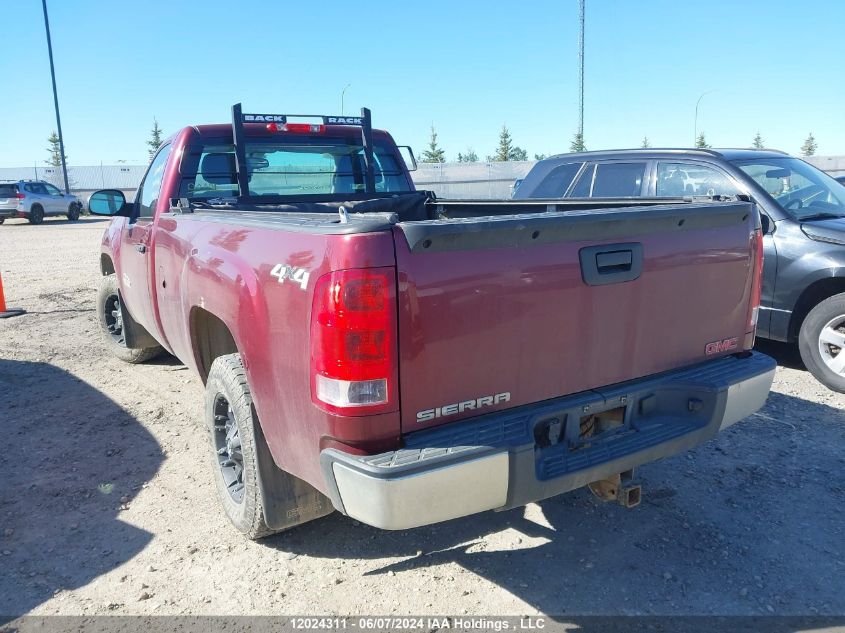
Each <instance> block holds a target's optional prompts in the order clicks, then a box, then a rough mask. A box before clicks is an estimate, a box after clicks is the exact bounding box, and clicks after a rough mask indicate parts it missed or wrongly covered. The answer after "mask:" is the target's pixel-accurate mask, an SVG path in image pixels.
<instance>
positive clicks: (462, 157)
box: [458, 147, 478, 163]
mask: <svg viewBox="0 0 845 633" xmlns="http://www.w3.org/2000/svg"><path fill="white" fill-rule="evenodd" d="M458 162H459V163H477V162H478V154H476V153H475V150H474V149H472V148H471V147H468V148H467V151H466V154H461V153H460V152H458Z"/></svg>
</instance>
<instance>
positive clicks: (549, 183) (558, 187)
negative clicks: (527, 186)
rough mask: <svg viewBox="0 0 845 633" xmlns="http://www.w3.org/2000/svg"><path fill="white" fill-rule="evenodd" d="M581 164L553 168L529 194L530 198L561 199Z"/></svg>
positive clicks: (568, 164) (567, 164)
mask: <svg viewBox="0 0 845 633" xmlns="http://www.w3.org/2000/svg"><path fill="white" fill-rule="evenodd" d="M581 165H583V163H566V164H563V165H558V166H557V167H555V168H553V169H552V170H551V171H550V172H549V173H548V174H546V177H545V178H543V180H541V181H540V184H539V185H537V187H536V188H535V189H534V191H533V192H531V197H532V198H563V194H565V193H566V190H567V189H569V185H570V184H572V179H573V178H575V175H576V174H577V173H578V170H579V169H580V168H581Z"/></svg>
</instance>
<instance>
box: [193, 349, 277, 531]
mask: <svg viewBox="0 0 845 633" xmlns="http://www.w3.org/2000/svg"><path fill="white" fill-rule="evenodd" d="M205 420H206V426H207V427H208V433H209V440H210V441H209V452H210V455H211V465H212V468H213V471H214V475H213V476H214V483H215V485H216V487H217V497H218V498H219V499H220V503H221V505H222V506H223V512H224V513H225V514H226V516H227V517H228V518H229V521H231V522H232V525H234V526H235V528H237V530H238V531H239V532H241V533H242V534H243V535H244V536H246V537H247V538H249V539H252V540H255V539H260V538H263V537H265V536H269V535H271V534H274V533H275V532H276V530H272V529H270V528H269V527H267V523H266V522H265V520H264V510H263V507H262V504H261V488H260V486H259V485H258V461H257V451H256V446H255V427H254V425H256V424H258V419H257V417H256V415H255V407H253V404H252V393H251V392H250V389H249V385H248V384H247V380H246V373H245V372H244V367H243V363H242V362H241V355H240V354H227V355H226V356H219V357H218V358H216V359H215V360H214V362H213V363H212V364H211V370H210V371H209V373H208V382H207V383H206V386H205ZM238 448H240V451H239V452H238ZM238 458H240V462H238Z"/></svg>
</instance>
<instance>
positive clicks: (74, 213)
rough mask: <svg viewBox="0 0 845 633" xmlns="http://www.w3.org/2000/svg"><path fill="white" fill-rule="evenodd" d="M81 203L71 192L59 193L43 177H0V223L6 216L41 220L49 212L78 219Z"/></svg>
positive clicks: (34, 220) (34, 221)
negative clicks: (19, 178)
mask: <svg viewBox="0 0 845 633" xmlns="http://www.w3.org/2000/svg"><path fill="white" fill-rule="evenodd" d="M81 211H82V203H81V202H80V201H79V198H77V197H76V196H74V195H73V194H65V193H62V192H61V191H60V190H59V189H58V188H56V187H54V186H53V185H51V184H50V183H49V182H44V181H43V180H0V224H3V222H4V221H5V220H6V218H26V219H27V220H29V222H30V223H31V224H41V222H42V221H43V220H44V218H45V217H47V216H50V215H64V216H67V219H68V220H70V221H71V222H74V221H76V220H78V219H79V214H80V213H81Z"/></svg>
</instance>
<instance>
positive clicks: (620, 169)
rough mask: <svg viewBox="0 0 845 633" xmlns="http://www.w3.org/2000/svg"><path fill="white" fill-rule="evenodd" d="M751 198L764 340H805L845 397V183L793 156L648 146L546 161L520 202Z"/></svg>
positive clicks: (819, 374)
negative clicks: (760, 261) (759, 232)
mask: <svg viewBox="0 0 845 633" xmlns="http://www.w3.org/2000/svg"><path fill="white" fill-rule="evenodd" d="M738 194H743V195H749V196H751V197H752V198H753V199H754V200H755V201H756V202H757V204H758V206H759V208H760V212H761V216H762V219H763V230H764V237H763V242H764V245H765V265H764V267H763V297H762V306H761V311H760V318H759V322H758V335H759V336H761V337H763V338H769V339H773V340H776V341H785V342H790V343H797V344H798V347H799V349H800V352H801V358H802V359H803V361H804V364H805V365H806V366H807V369H808V370H810V372H811V373H812V374H813V376H815V377H816V378H817V379H818V380H819V381H820V382H822V383H823V384H825V385H827V386H828V387H830V388H831V389H833V390H835V391H839V392H843V393H845V186H843V185H842V184H840V183H839V182H837V181H836V180H834V179H833V178H831V177H830V176H828V175H827V174H825V173H824V172H822V171H820V170H818V169H816V168H815V167H813V166H812V165H810V164H808V163H806V162H804V161H802V160H800V159H798V158H794V157H792V156H789V155H788V154H785V153H782V152H778V151H772V150H749V149H722V150H701V149H666V150H661V149H643V150H614V151H605V152H584V153H580V154H561V155H558V156H553V157H551V158H547V159H545V160H542V161H540V162H538V163H537V164H536V165H535V166H534V167H533V169H532V170H531V171H530V172H529V173H528V175H526V177H525V179H524V180H523V182H522V183H521V184H520V186H519V188H517V189H516V191H515V192H514V196H513V197H514V199H526V198H569V197H579V198H580V197H583V198H630V197H648V198H663V197H667V198H672V197H688V196H714V195H720V196H735V195H738Z"/></svg>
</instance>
